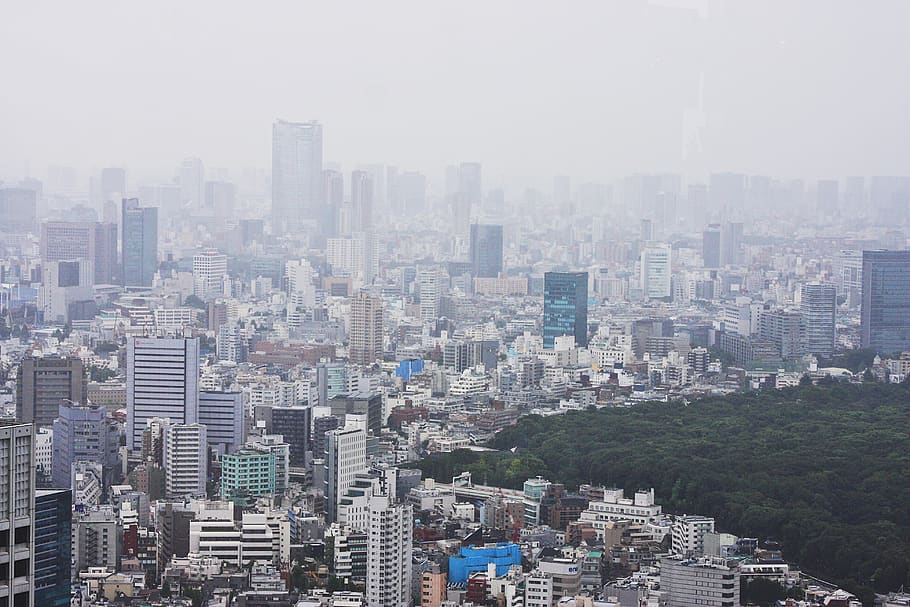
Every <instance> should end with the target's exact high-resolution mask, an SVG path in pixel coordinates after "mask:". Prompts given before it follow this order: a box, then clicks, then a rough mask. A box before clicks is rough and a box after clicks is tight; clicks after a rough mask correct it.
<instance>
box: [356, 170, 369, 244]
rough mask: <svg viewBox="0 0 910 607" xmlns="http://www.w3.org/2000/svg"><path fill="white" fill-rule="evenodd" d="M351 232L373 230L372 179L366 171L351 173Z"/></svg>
mask: <svg viewBox="0 0 910 607" xmlns="http://www.w3.org/2000/svg"><path fill="white" fill-rule="evenodd" d="M351 207H352V211H353V218H352V221H351V231H352V232H368V231H370V230H372V229H373V178H372V177H371V176H370V174H369V173H367V172H366V171H353V172H352V173H351Z"/></svg>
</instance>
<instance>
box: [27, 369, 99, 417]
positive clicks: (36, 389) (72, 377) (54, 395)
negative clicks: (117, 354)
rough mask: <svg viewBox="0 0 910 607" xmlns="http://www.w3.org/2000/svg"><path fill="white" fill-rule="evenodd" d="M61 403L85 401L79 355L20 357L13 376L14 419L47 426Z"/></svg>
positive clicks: (83, 378) (82, 370)
mask: <svg viewBox="0 0 910 607" xmlns="http://www.w3.org/2000/svg"><path fill="white" fill-rule="evenodd" d="M62 402H77V403H82V404H85V403H87V402H88V379H87V378H86V376H85V365H84V364H83V362H82V359H81V358H56V357H50V356H48V357H44V358H37V357H34V356H29V357H27V358H23V359H22V361H21V363H20V365H19V375H18V376H17V377H16V419H18V420H19V421H21V422H23V423H28V424H30V423H35V424H36V425H38V426H51V425H53V423H54V419H56V417H57V414H58V413H59V409H58V407H59V406H60V404H61V403H62Z"/></svg>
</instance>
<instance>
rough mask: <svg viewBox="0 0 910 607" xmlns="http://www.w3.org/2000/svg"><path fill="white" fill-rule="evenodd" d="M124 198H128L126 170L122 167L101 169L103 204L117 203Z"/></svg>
mask: <svg viewBox="0 0 910 607" xmlns="http://www.w3.org/2000/svg"><path fill="white" fill-rule="evenodd" d="M124 197H126V170H125V169H123V168H121V167H105V168H103V169H101V202H102V203H104V202H108V201H115V202H116V201H118V200H121V199H122V198H124Z"/></svg>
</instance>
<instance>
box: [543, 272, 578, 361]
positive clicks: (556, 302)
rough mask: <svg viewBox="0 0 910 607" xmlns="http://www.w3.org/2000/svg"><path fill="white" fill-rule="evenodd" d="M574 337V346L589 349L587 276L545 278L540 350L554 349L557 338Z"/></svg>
mask: <svg viewBox="0 0 910 607" xmlns="http://www.w3.org/2000/svg"><path fill="white" fill-rule="evenodd" d="M563 335H572V336H574V337H575V345H576V346H578V347H586V346H587V345H588V273H587V272H547V273H546V274H544V294H543V347H544V348H546V349H553V347H554V345H555V344H556V338H557V337H561V336H563Z"/></svg>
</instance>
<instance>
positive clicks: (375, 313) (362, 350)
mask: <svg viewBox="0 0 910 607" xmlns="http://www.w3.org/2000/svg"><path fill="white" fill-rule="evenodd" d="M350 323H351V324H350V331H349V333H348V344H349V345H348V349H349V356H348V358H349V360H350V361H351V363H352V364H355V365H363V366H369V365H372V364H374V363H376V362H377V361H381V360H382V299H381V298H379V297H374V296H372V295H370V294H368V293H367V292H365V291H358V292H357V293H356V294H355V295H354V297H353V298H352V299H351V315H350Z"/></svg>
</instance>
